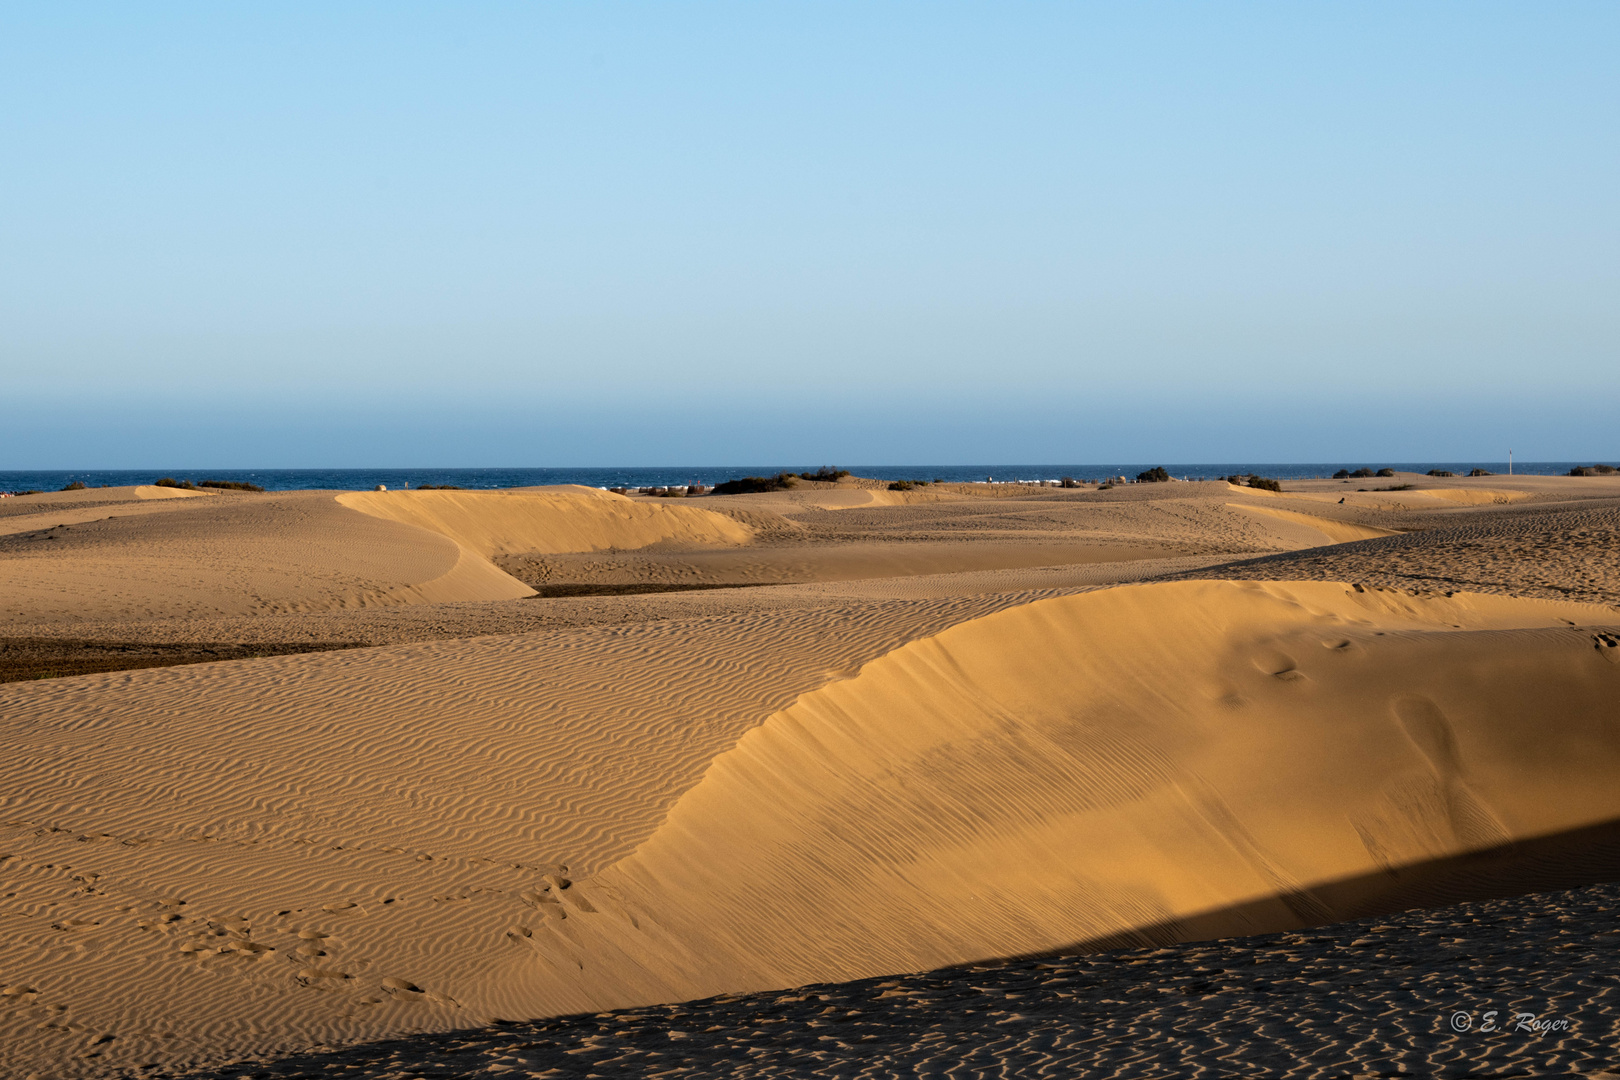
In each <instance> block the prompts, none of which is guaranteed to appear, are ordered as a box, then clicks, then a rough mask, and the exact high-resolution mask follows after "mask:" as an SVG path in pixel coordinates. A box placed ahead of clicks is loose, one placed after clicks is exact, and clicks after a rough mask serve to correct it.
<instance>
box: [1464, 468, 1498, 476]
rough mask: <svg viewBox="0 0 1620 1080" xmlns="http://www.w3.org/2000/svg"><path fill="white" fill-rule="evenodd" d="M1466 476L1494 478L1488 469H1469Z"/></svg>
mask: <svg viewBox="0 0 1620 1080" xmlns="http://www.w3.org/2000/svg"><path fill="white" fill-rule="evenodd" d="M1468 475H1469V476H1495V475H1496V474H1495V473H1493V472H1491V470H1489V469H1469V470H1468Z"/></svg>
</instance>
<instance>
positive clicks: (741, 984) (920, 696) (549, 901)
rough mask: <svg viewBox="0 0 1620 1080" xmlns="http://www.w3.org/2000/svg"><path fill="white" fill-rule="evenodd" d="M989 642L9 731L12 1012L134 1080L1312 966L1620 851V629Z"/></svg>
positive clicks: (1571, 609) (384, 668)
mask: <svg viewBox="0 0 1620 1080" xmlns="http://www.w3.org/2000/svg"><path fill="white" fill-rule="evenodd" d="M976 603H977V604H978V607H977V608H976V609H975V607H974V606H973V602H969V601H966V600H963V599H960V598H959V599H954V600H950V601H933V602H928V601H914V602H902V601H894V602H891V606H890V608H889V610H887V611H879V610H874V609H873V608H872V607H870V606H863V607H860V608H850V609H848V610H844V611H818V612H805V611H795V612H791V613H782V614H780V615H778V616H776V617H774V618H772V617H762V616H761V615H759V614H739V615H737V616H731V617H724V618H717V619H710V620H698V621H691V622H685V623H652V624H642V625H639V626H634V627H623V628H618V629H615V630H613V631H611V632H609V633H606V634H604V633H602V632H600V631H591V632H586V631H581V632H575V633H568V634H558V635H552V636H546V637H541V636H514V637H507V638H486V639H475V640H472V641H463V642H438V643H430V644H421V645H408V646H390V647H384V648H377V649H358V650H351V651H348V652H344V653H338V654H324V655H320V654H317V655H306V656H288V657H277V658H269V659H264V660H253V661H238V662H234V663H222V664H208V665H199V666H197V667H192V668H169V669H160V670H153V671H142V672H132V673H124V674H118V675H99V676H98V675H91V676H82V677H78V678H73V679H63V680H59V681H56V682H54V683H43V684H38V683H36V684H13V685H10V686H6V687H3V688H0V717H3V718H4V726H3V728H0V731H3V733H4V739H5V744H6V745H5V747H4V751H5V752H4V753H0V781H3V784H0V790H3V791H4V792H5V794H4V795H3V796H0V822H3V824H0V843H3V844H4V845H5V850H4V852H0V854H4V855H5V856H6V857H5V860H4V864H5V867H6V872H7V875H8V881H9V883H10V888H12V889H13V891H14V894H13V897H12V898H11V899H10V900H8V901H7V904H8V909H7V910H9V911H10V912H11V913H12V914H11V922H10V927H11V931H10V935H9V937H8V938H7V939H6V940H5V941H4V942H3V943H0V970H4V971H7V972H22V973H26V974H25V975H24V976H23V978H24V979H25V980H26V981H25V982H20V983H14V984H11V985H16V986H20V987H21V988H22V989H20V990H18V992H17V993H16V994H13V995H12V996H11V998H10V999H9V1000H13V1001H14V1002H15V1003H16V1007H15V1008H13V1009H11V1010H10V1011H9V1013H7V1012H6V1011H5V1010H0V1025H3V1026H0V1030H3V1031H4V1032H5V1036H4V1037H5V1039H6V1040H7V1045H8V1046H13V1047H16V1048H17V1052H18V1053H19V1054H21V1055H22V1057H23V1058H26V1059H28V1060H38V1061H53V1062H57V1063H61V1062H69V1063H70V1067H65V1068H64V1070H63V1074H64V1075H95V1074H99V1073H104V1072H106V1071H107V1070H108V1069H110V1068H113V1067H117V1066H120V1063H122V1065H129V1064H131V1063H135V1062H136V1061H137V1060H138V1059H139V1060H162V1061H167V1062H170V1063H175V1064H178V1063H183V1062H192V1063H202V1062H206V1061H209V1060H215V1059H217V1055H218V1054H219V1053H220V1048H222V1047H230V1048H231V1052H232V1053H234V1054H242V1053H265V1052H273V1051H276V1050H279V1049H289V1048H293V1047H296V1046H298V1045H304V1044H307V1042H308V1041H309V1040H312V1039H318V1040H321V1041H328V1042H340V1041H351V1040H354V1039H363V1038H376V1037H379V1036H383V1035H388V1034H397V1033H401V1032H407V1031H412V1030H422V1029H444V1028H452V1027H457V1026H467V1025H469V1024H478V1023H482V1022H485V1021H487V1020H488V1019H490V1018H493V1017H515V1016H545V1015H559V1014H567V1013H574V1012H581V1011H595V1010H599V1009H603V1008H614V1007H623V1006H632V1005H640V1004H647V1003H650V1002H655V1001H673V1000H684V999H689V998H694V997H702V996H705V995H708V994H713V993H721V992H736V991H743V990H752V989H768V988H775V987H785V986H791V985H796V984H798V983H801V982H805V981H818V980H831V979H840V980H841V979H850V978H857V977H863V976H866V975H872V974H883V973H889V972H899V971H912V970H918V969H921V968H926V967H935V966H939V965H942V964H950V963H958V962H962V961H967V960H976V959H982V958H986V957H993V956H1005V955H1017V954H1024V953H1031V952H1040V951H1043V950H1052V949H1061V948H1064V947H1066V946H1073V945H1076V944H1078V943H1083V942H1085V941H1089V940H1096V939H1099V938H1104V937H1108V936H1109V935H1114V936H1115V937H1117V936H1118V935H1121V934H1124V935H1127V936H1128V935H1129V934H1132V933H1144V932H1147V930H1148V929H1149V928H1153V930H1152V932H1153V933H1154V934H1156V935H1158V936H1159V937H1160V938H1162V937H1163V936H1165V934H1166V933H1167V931H1165V929H1164V927H1166V926H1170V927H1172V928H1173V927H1174V926H1175V925H1177V924H1178V923H1182V922H1184V923H1185V924H1186V925H1187V926H1189V927H1191V926H1193V925H1194V924H1195V923H1197V920H1198V919H1199V918H1200V917H1204V916H1208V915H1209V914H1210V913H1211V912H1212V911H1214V912H1218V911H1220V910H1230V911H1232V912H1234V914H1232V915H1231V917H1230V920H1229V921H1230V922H1231V923H1232V926H1231V927H1230V929H1231V930H1233V931H1234V932H1235V931H1238V930H1241V931H1244V932H1256V931H1261V930H1267V929H1281V928H1289V927H1295V926H1300V925H1304V924H1308V923H1311V922H1320V921H1327V920H1329V919H1332V918H1333V917H1335V913H1336V912H1335V906H1334V905H1335V904H1340V905H1341V906H1342V904H1343V903H1344V901H1342V900H1340V899H1336V898H1335V896H1336V894H1333V893H1331V892H1329V891H1325V890H1324V891H1321V892H1319V893H1318V892H1313V888H1315V887H1316V886H1318V885H1319V884H1320V883H1322V882H1324V881H1328V880H1330V879H1331V880H1339V879H1343V878H1345V877H1349V876H1354V875H1356V874H1361V875H1363V876H1366V877H1368V878H1369V879H1370V880H1372V881H1374V882H1378V881H1384V880H1386V879H1392V878H1393V877H1396V876H1398V875H1399V874H1400V873H1404V872H1405V870H1406V868H1409V867H1412V866H1417V865H1423V864H1425V863H1428V862H1433V861H1435V860H1440V859H1445V858H1448V857H1452V856H1455V855H1457V854H1459V853H1465V852H1468V851H1471V850H1478V849H1480V848H1483V847H1490V846H1493V845H1495V846H1500V845H1501V844H1502V843H1503V842H1504V841H1512V840H1515V839H1520V838H1530V837H1534V836H1537V835H1541V834H1544V833H1547V832H1551V831H1556V830H1559V829H1568V828H1573V827H1577V826H1579V825H1582V824H1587V823H1591V822H1595V821H1600V820H1605V819H1608V818H1613V817H1615V816H1617V814H1620V796H1617V795H1615V794H1614V793H1613V791H1612V785H1611V784H1610V783H1609V779H1610V778H1611V777H1612V775H1613V771H1614V767H1615V766H1616V764H1620V730H1617V729H1620V717H1617V716H1616V714H1615V710H1614V708H1613V706H1612V704H1611V702H1612V701H1613V700H1615V690H1616V689H1620V661H1617V660H1616V659H1615V658H1614V657H1615V654H1616V650H1615V649H1614V648H1613V647H1612V646H1607V647H1606V646H1605V645H1604V642H1605V641H1606V640H1610V639H1613V640H1620V638H1614V637H1613V635H1612V633H1611V634H1610V635H1609V638H1605V637H1604V634H1605V633H1609V632H1607V631H1599V630H1595V629H1592V628H1591V627H1590V626H1589V625H1588V624H1590V623H1592V622H1593V621H1594V620H1597V619H1603V618H1607V619H1608V621H1611V622H1612V621H1614V620H1613V618H1612V615H1613V613H1612V612H1611V611H1608V610H1607V609H1600V608H1592V607H1587V606H1583V605H1574V604H1558V603H1552V602H1543V601H1515V600H1508V599H1501V598H1494V597H1479V596H1467V595H1457V596H1453V597H1449V598H1448V597H1437V596H1430V597H1422V596H1414V595H1411V594H1408V593H1397V592H1379V591H1357V590H1356V589H1354V588H1352V587H1348V586H1343V585H1337V584H1324V583H1278V584H1266V585H1258V584H1240V583H1230V582H1187V583H1171V584H1144V585H1131V586H1121V587H1117V588H1111V589H1102V590H1098V591H1093V592H1087V593H1081V594H1078V595H1073V596H1060V597H1053V598H1050V599H1046V600H1041V601H1037V602H1034V603H1028V604H1022V605H1020V606H1017V607H1012V608H1006V609H1004V610H999V611H998V610H996V609H997V608H998V607H1003V606H1004V603H1005V602H1004V601H1003V600H1002V599H1001V598H999V597H996V596H993V595H992V596H986V597H983V598H981V599H980V600H978V601H977V602H976ZM896 605H898V606H896ZM906 612H910V615H906V614H905V613H906ZM902 616H904V617H902ZM907 620H909V621H907ZM1166 627H1170V628H1173V630H1174V632H1170V633H1167V632H1166V630H1165V628H1166ZM897 628H899V629H898V630H897ZM615 673H616V674H615ZM728 695H729V696H728ZM728 702H729V704H728ZM1552 715H1556V716H1559V717H1567V718H1569V719H1568V720H1566V721H1565V722H1564V723H1563V725H1562V726H1561V727H1559V728H1554V729H1552V730H1549V729H1548V726H1547V724H1546V718H1547V717H1549V716H1552ZM42 737H43V738H45V739H46V740H47V741H48V742H49V744H50V745H52V746H53V747H55V748H56V749H54V750H53V751H52V752H51V753H50V754H40V753H38V752H37V751H33V750H30V747H36V746H39V745H40V744H41V743H40V740H41V738H42ZM1257 761H1264V762H1271V763H1274V765H1273V766H1272V767H1271V768H1269V769H1258V770H1257V769H1256V768H1255V762H1257ZM1553 792H1556V794H1557V796H1558V797H1557V798H1556V799H1554V798H1551V797H1549V796H1550V794H1551V793H1553ZM1373 891H1374V892H1376V889H1374V890H1373ZM1373 900H1374V906H1376V901H1377V897H1376V896H1375V897H1374V898H1373ZM1365 902H1366V897H1365V896H1361V897H1360V898H1359V899H1358V900H1357V901H1356V903H1358V904H1363V906H1365ZM1362 913H1364V912H1363V911H1358V914H1362ZM1204 921H1205V922H1206V923H1207V921H1208V920H1207V918H1206V919H1205V920H1204ZM1197 925H1198V927H1199V930H1198V932H1200V933H1206V932H1208V931H1209V926H1207V925H1204V924H1202V923H1197ZM1217 929H1219V927H1217ZM1188 932H1192V931H1191V930H1189V931H1188ZM1169 934H1170V936H1174V932H1173V930H1172V931H1170V932H1169ZM8 977H11V978H16V976H8ZM53 1010H54V1011H53ZM53 1018H54V1019H53ZM47 1021H49V1023H47ZM41 1024H44V1025H45V1026H43V1027H42V1026H41ZM106 1035H110V1036H113V1039H112V1041H110V1042H107V1043H105V1044H98V1045H103V1047H104V1048H103V1049H100V1050H98V1051H97V1054H98V1056H97V1057H95V1058H83V1057H75V1055H74V1054H73V1052H72V1051H71V1047H72V1046H74V1045H78V1044H81V1043H84V1042H85V1040H87V1039H90V1038H97V1039H99V1038H101V1037H102V1036H106Z"/></svg>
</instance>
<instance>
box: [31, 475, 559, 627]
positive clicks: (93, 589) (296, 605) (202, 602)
mask: <svg viewBox="0 0 1620 1080" xmlns="http://www.w3.org/2000/svg"><path fill="white" fill-rule="evenodd" d="M159 490H163V489H159ZM153 506H154V504H150V503H145V502H136V503H126V504H122V505H111V506H106V507H104V508H103V510H102V511H98V512H97V516H96V518H95V520H84V519H83V518H82V517H81V518H79V519H78V520H72V519H69V520H66V521H58V522H53V525H52V526H44V525H43V521H44V520H45V519H44V518H38V517H36V520H37V521H39V522H40V527H39V528H38V529H36V530H35V531H30V532H19V533H15V534H13V535H10V536H4V537H0V617H3V618H6V619H9V620H13V621H33V622H53V621H54V622H70V623H71V622H81V621H93V620H98V619H144V618H178V617H190V618H197V617H204V618H207V617H217V616H221V615H257V614H271V613H288V612H309V611H329V610H334V609H341V608H360V607H376V606H391V605H397V604H411V603H424V602H442V601H455V600H499V599H508V598H513V597H521V596H527V595H529V594H530V590H529V589H528V588H527V587H526V586H524V585H523V584H522V583H521V582H518V581H515V580H514V579H512V578H510V577H508V576H507V575H506V574H504V573H502V572H501V571H500V570H498V569H496V568H495V567H494V566H492V565H490V563H489V562H488V560H486V559H484V558H482V557H481V556H479V555H477V554H475V553H472V552H468V551H465V550H464V549H462V548H461V547H460V546H459V545H458V544H456V543H455V542H454V541H453V540H451V539H450V538H448V537H445V536H442V535H439V534H438V533H435V532H432V531H430V530H427V529H421V528H415V527H412V526H408V525H401V524H398V523H395V522H386V521H381V520H379V519H377V518H374V517H369V516H367V515H365V514H361V513H357V512H355V511H353V510H349V509H347V508H345V507H343V506H340V505H338V503H337V502H336V501H335V500H334V498H333V497H332V495H330V494H328V493H322V492H293V493H287V494H275V495H254V496H245V497H229V496H220V497H214V498H207V499H195V500H190V501H188V502H185V503H180V504H174V503H162V504H156V506H157V507H161V512H158V511H157V510H156V509H152V510H149V509H148V507H153ZM50 516H51V515H46V517H50ZM58 516H59V515H58Z"/></svg>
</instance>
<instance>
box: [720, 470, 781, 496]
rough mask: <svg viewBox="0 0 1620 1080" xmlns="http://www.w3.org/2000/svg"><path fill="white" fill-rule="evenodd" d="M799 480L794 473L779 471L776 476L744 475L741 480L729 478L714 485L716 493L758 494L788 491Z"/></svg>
mask: <svg viewBox="0 0 1620 1080" xmlns="http://www.w3.org/2000/svg"><path fill="white" fill-rule="evenodd" d="M798 482H799V478H798V477H797V476H795V475H793V474H792V473H777V474H776V475H775V476H744V477H743V478H741V479H740V480H727V481H726V482H725V483H723V484H716V485H714V491H713V492H712V494H715V495H758V494H760V493H762V492H766V491H786V490H787V489H788V488H790V487H792V486H793V485H794V484H797V483H798Z"/></svg>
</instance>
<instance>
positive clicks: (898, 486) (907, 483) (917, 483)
mask: <svg viewBox="0 0 1620 1080" xmlns="http://www.w3.org/2000/svg"><path fill="white" fill-rule="evenodd" d="M927 486H928V481H926V480H895V481H893V482H892V483H890V484H889V490H890V491H910V490H912V489H913V488H920V487H927Z"/></svg>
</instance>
